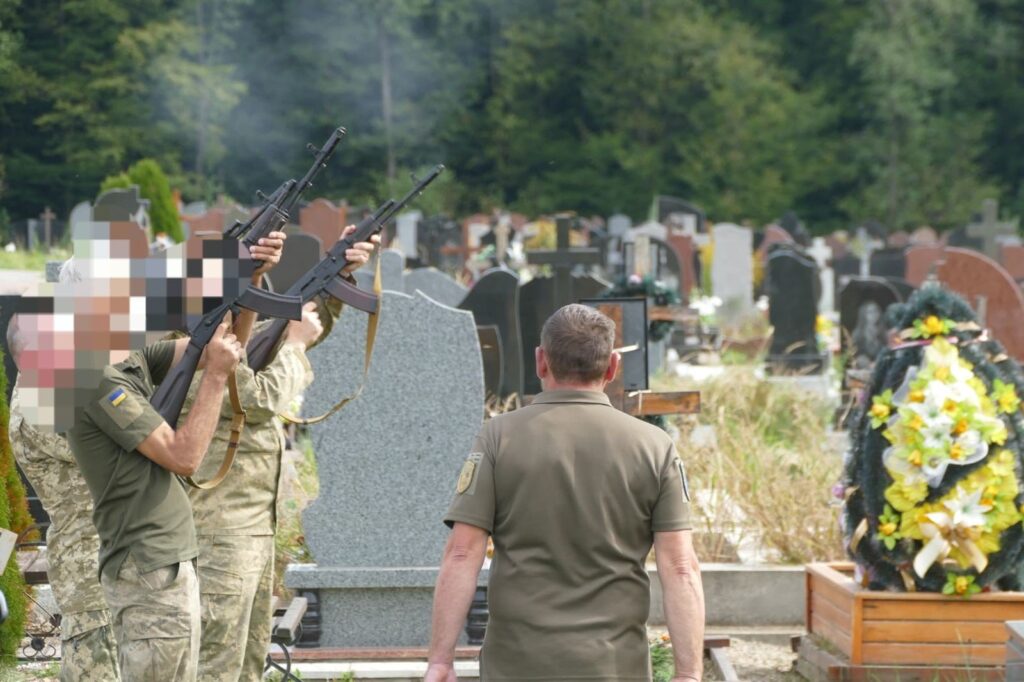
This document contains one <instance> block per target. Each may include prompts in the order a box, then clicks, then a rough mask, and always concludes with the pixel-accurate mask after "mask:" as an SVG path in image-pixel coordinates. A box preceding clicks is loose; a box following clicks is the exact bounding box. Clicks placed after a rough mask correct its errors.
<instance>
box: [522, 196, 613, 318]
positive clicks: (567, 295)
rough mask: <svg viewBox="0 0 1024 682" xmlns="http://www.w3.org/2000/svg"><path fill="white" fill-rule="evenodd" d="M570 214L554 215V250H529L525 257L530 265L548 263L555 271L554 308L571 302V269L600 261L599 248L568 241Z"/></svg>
mask: <svg viewBox="0 0 1024 682" xmlns="http://www.w3.org/2000/svg"><path fill="white" fill-rule="evenodd" d="M570 222H571V219H570V216H568V215H565V214H562V215H559V216H556V217H555V226H556V228H557V230H558V241H557V248H556V249H555V250H554V251H531V252H530V253H528V254H526V258H527V260H528V261H529V263H530V264H531V265H550V266H551V267H552V269H554V271H555V308H556V309H557V308H561V307H562V306H565V305H569V304H570V303H572V302H573V296H572V271H573V268H574V267H576V266H577V265H597V264H598V263H600V262H601V251H600V249H592V248H580V247H572V246H571V245H570V242H569V224H570Z"/></svg>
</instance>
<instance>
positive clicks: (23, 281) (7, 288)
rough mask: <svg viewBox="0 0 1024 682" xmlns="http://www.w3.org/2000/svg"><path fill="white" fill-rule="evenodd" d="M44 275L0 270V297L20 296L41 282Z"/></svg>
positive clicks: (30, 271)
mask: <svg viewBox="0 0 1024 682" xmlns="http://www.w3.org/2000/svg"><path fill="white" fill-rule="evenodd" d="M43 279H44V275H43V273H42V272H40V271H37V270H2V269H0V295H10V294H20V293H23V292H24V291H25V290H26V289H28V288H29V287H30V286H32V285H33V284H35V283H37V282H42V281H43Z"/></svg>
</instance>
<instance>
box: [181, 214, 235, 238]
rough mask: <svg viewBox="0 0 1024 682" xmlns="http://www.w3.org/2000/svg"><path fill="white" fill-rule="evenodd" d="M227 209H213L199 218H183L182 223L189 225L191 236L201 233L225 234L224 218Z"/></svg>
mask: <svg viewBox="0 0 1024 682" xmlns="http://www.w3.org/2000/svg"><path fill="white" fill-rule="evenodd" d="M226 213H227V209H224V208H217V207H214V208H211V209H210V210H209V211H207V212H206V213H203V214H201V215H197V216H189V215H185V216H182V221H183V222H184V223H185V224H186V225H188V229H189V232H190V234H196V235H198V234H199V233H201V232H223V230H224V216H225V214H226Z"/></svg>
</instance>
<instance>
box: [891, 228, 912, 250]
mask: <svg viewBox="0 0 1024 682" xmlns="http://www.w3.org/2000/svg"><path fill="white" fill-rule="evenodd" d="M886 244H887V245H888V246H889V248H890V249H900V250H903V249H905V248H906V247H908V246H910V235H909V234H907V233H906V232H904V231H903V230H898V231H896V232H893V233H892V234H890V235H889V238H888V239H887V240H886Z"/></svg>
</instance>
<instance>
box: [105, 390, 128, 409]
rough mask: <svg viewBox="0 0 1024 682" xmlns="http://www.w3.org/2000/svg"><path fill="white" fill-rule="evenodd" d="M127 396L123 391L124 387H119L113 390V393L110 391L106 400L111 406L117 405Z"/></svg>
mask: <svg viewBox="0 0 1024 682" xmlns="http://www.w3.org/2000/svg"><path fill="white" fill-rule="evenodd" d="M127 397H128V394H127V393H125V392H124V389H123V388H119V389H117V390H116V391H114V392H113V393H111V394H110V395H109V396H108V397H107V400H109V401H110V404H111V405H112V406H114V407H117V406H118V405H120V404H121V403H123V402H124V400H125V398H127Z"/></svg>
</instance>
